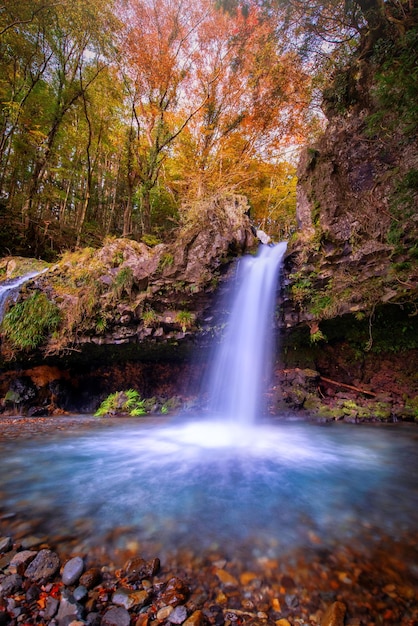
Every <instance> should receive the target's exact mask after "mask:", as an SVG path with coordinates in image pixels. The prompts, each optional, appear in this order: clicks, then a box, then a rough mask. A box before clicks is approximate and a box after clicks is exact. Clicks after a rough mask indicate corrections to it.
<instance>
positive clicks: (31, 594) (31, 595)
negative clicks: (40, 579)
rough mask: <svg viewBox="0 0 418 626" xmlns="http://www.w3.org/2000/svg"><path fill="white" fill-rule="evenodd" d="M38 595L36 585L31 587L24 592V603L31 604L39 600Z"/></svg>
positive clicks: (38, 590)
mask: <svg viewBox="0 0 418 626" xmlns="http://www.w3.org/2000/svg"><path fill="white" fill-rule="evenodd" d="M40 595H41V590H40V588H39V587H38V585H31V586H30V587H29V589H28V590H27V592H26V602H29V604H30V603H32V602H36V600H38V599H39V596H40Z"/></svg>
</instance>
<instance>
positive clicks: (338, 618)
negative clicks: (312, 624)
mask: <svg viewBox="0 0 418 626" xmlns="http://www.w3.org/2000/svg"><path fill="white" fill-rule="evenodd" d="M345 612H346V606H345V604H343V603H342V602H334V603H333V604H331V605H330V606H329V607H328V609H327V610H326V612H325V615H324V617H323V618H322V620H321V626H344V617H345Z"/></svg>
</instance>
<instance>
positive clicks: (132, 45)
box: [0, 0, 415, 258]
mask: <svg viewBox="0 0 418 626" xmlns="http://www.w3.org/2000/svg"><path fill="white" fill-rule="evenodd" d="M308 4H309V6H308ZM414 6H415V3H414V2H411V1H409V2H398V3H394V2H385V1H384V0H374V1H371V0H367V1H366V0H364V1H363V0H361V1H360V0H358V1H357V0H352V1H350V2H343V1H342V0H332V2H322V1H321V0H315V2H313V3H303V2H299V0H270V1H269V2H267V1H256V0H248V1H247V2H245V3H244V2H241V1H240V0H217V1H215V0H90V1H89V2H85V1H84V0H60V2H57V3H55V2H50V1H49V0H14V1H13V2H6V3H2V6H0V220H1V224H0V225H1V232H2V235H1V236H0V254H5V253H9V252H13V253H19V252H25V253H27V252H29V251H30V252H31V254H32V255H41V256H44V257H46V258H53V257H54V256H55V255H56V254H57V253H58V252H59V251H61V250H63V249H65V248H67V247H71V246H74V245H81V244H84V245H85V244H89V245H99V244H100V243H101V241H102V239H103V237H105V236H107V235H109V234H114V235H117V236H120V235H123V236H126V237H132V238H140V237H143V236H144V235H148V236H149V235H151V234H152V235H153V236H154V238H155V237H158V238H163V239H164V238H167V237H169V236H170V233H171V232H172V230H173V228H175V227H176V225H177V224H178V223H179V221H180V220H184V219H187V207H188V206H189V205H190V202H193V201H195V200H197V199H201V198H202V197H206V196H210V195H212V194H214V193H216V194H219V193H222V192H223V191H225V192H230V191H235V192H238V193H243V194H246V195H247V196H248V198H249V200H250V203H251V205H252V207H253V217H254V219H255V221H256V223H257V224H258V225H264V226H265V227H266V228H267V227H269V228H271V229H272V230H273V231H276V233H277V234H282V233H286V232H289V231H290V230H291V229H292V225H293V216H291V211H290V209H289V203H290V202H292V203H293V206H294V180H295V179H294V169H293V166H292V165H291V164H292V163H294V162H295V159H294V152H295V150H297V146H298V145H300V144H301V143H303V142H305V141H306V137H307V135H308V134H309V132H310V131H311V129H312V128H314V127H315V124H316V118H315V109H312V107H311V108H310V106H309V105H310V103H311V102H312V78H316V83H315V84H316V87H318V84H319V82H318V80H317V77H318V68H319V66H320V63H319V62H318V59H319V56H320V54H322V56H324V51H325V52H326V56H327V57H328V60H331V62H334V57H335V50H341V49H343V48H344V49H345V50H347V46H348V48H349V47H350V46H351V45H352V42H353V41H354V42H355V43H356V42H357V45H360V46H361V45H362V46H363V48H362V49H363V50H364V51H367V49H368V46H369V47H370V45H371V44H370V42H373V38H376V37H377V36H381V35H382V33H383V32H385V29H387V28H395V29H397V30H398V31H399V32H401V31H402V29H403V30H405V28H407V27H408V24H409V22H408V20H409V21H410V20H411V19H412V16H413V11H414V10H415V9H414ZM324 42H325V43H324ZM359 42H360V43H359ZM361 42H363V43H361ZM365 42H366V43H365ZM335 46H337V47H335ZM338 46H340V47H338ZM344 46H345V47H344ZM315 55H316V56H315ZM315 63H316V66H315ZM329 67H330V66H329V65H328V68H329ZM331 67H332V65H331ZM324 68H325V69H324ZM321 71H322V72H323V74H324V73H325V74H326V72H327V71H328V70H327V69H326V65H324V64H323V65H322V66H321ZM314 94H315V92H314Z"/></svg>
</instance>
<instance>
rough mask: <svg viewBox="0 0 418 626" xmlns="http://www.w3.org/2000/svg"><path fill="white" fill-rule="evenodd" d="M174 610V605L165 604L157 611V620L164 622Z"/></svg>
mask: <svg viewBox="0 0 418 626" xmlns="http://www.w3.org/2000/svg"><path fill="white" fill-rule="evenodd" d="M173 611H174V608H173V607H172V606H163V607H162V608H161V609H160V610H159V611H158V613H157V620H158V621H159V622H164V621H165V620H166V619H168V617H170V615H171V613H172V612H173Z"/></svg>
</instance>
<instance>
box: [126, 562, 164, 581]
mask: <svg viewBox="0 0 418 626" xmlns="http://www.w3.org/2000/svg"><path fill="white" fill-rule="evenodd" d="M159 569H160V559H151V560H150V561H145V560H144V559H141V558H140V557H136V558H134V559H130V560H129V561H127V562H126V563H125V566H124V570H125V573H126V577H127V579H128V581H129V582H135V581H138V580H142V579H143V578H151V577H152V576H155V574H156V573H157V572H158V570H159Z"/></svg>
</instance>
